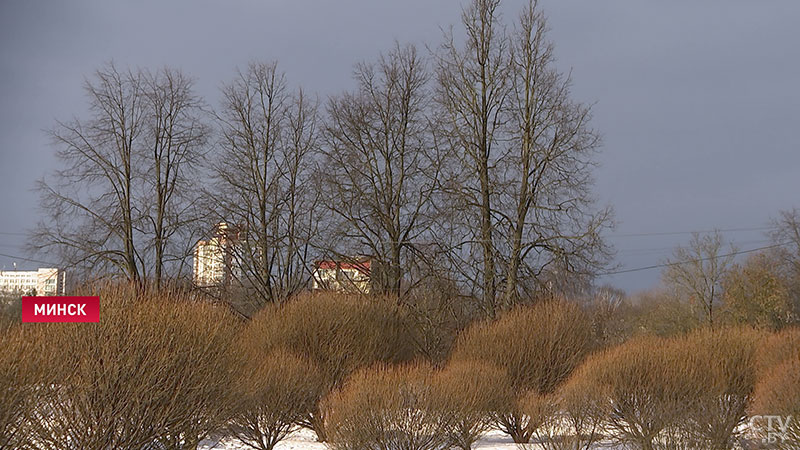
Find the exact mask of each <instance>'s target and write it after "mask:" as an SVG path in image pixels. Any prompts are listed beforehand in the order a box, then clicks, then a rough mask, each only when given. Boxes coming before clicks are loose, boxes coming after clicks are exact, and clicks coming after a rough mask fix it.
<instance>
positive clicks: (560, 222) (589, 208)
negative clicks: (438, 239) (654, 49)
mask: <svg viewBox="0 0 800 450" xmlns="http://www.w3.org/2000/svg"><path fill="white" fill-rule="evenodd" d="M499 3H500V2H499V0H473V1H472V3H471V4H470V5H469V6H468V7H467V8H466V9H465V10H464V12H463V16H462V21H463V24H464V26H465V28H466V32H467V33H466V34H467V40H466V44H465V45H464V47H463V48H459V47H458V46H457V45H456V44H455V43H454V39H453V36H452V33H450V34H448V35H447V36H446V38H445V43H444V45H443V46H442V49H441V51H440V52H439V54H438V56H437V63H438V67H437V75H438V82H439V83H438V85H439V89H438V96H437V98H438V100H439V105H440V109H441V111H442V113H441V115H442V116H443V117H444V118H445V121H446V122H447V126H446V130H447V133H446V136H447V138H448V140H449V142H450V145H452V147H453V148H454V149H455V154H456V157H455V160H456V161H457V164H456V167H455V168H454V169H453V171H452V173H453V174H455V176H453V177H452V178H450V179H449V180H448V181H447V182H446V186H447V188H448V192H449V193H450V194H452V195H451V199H452V203H453V204H455V205H457V208H458V209H459V210H460V214H457V217H458V218H459V219H460V220H459V222H460V223H461V224H462V225H463V226H462V227H461V235H460V236H459V238H460V239H461V241H460V242H455V243H454V244H453V246H452V247H453V248H454V249H456V251H455V252H453V255H454V256H455V257H456V258H458V259H459V262H458V263H457V264H455V266H457V267H466V268H470V267H471V266H470V261H471V260H474V261H478V263H479V264H480V266H479V267H475V266H474V265H473V266H472V269H473V270H474V272H473V273H472V274H470V273H462V274H461V275H462V276H463V277H465V278H467V279H473V280H479V282H480V286H478V289H477V291H479V293H480V296H481V298H482V304H483V305H482V306H483V308H484V310H485V311H486V313H487V314H488V315H490V316H494V315H495V314H496V311H497V310H498V309H499V308H502V307H507V306H508V305H511V304H513V303H515V302H516V301H517V300H518V298H519V297H520V295H521V294H523V293H527V294H528V295H531V294H532V291H535V290H542V289H546V285H547V282H546V280H547V279H553V278H554V277H557V276H562V275H563V274H568V275H569V276H570V277H576V276H580V277H583V278H587V277H588V278H590V277H591V276H592V275H593V274H594V273H595V272H596V270H597V269H598V268H600V267H602V266H603V265H604V264H605V263H606V262H607V260H608V258H607V257H608V256H609V248H608V247H607V245H606V244H605V243H604V241H603V239H602V238H601V232H602V230H603V229H604V228H606V227H608V226H609V225H610V224H611V219H612V215H611V211H610V209H608V208H600V209H597V208H595V199H594V198H593V197H592V195H591V188H592V185H593V179H592V176H591V170H592V168H593V166H594V160H593V157H594V153H595V151H596V150H597V147H598V145H599V137H598V134H597V133H596V132H595V131H594V130H592V129H591V128H590V127H589V119H590V111H589V108H588V107H586V106H584V105H581V104H579V103H576V102H574V101H573V100H571V99H570V85H571V80H570V77H569V76H565V75H563V74H561V73H560V72H559V71H558V70H557V69H556V67H555V58H554V56H553V46H552V44H551V43H550V42H548V41H547V40H546V37H545V36H546V31H547V24H546V20H545V18H544V16H543V14H542V13H541V12H540V11H538V10H537V9H536V7H537V5H536V2H530V3H529V5H528V6H527V8H525V9H524V10H523V12H522V14H521V15H520V19H519V22H518V24H517V26H516V28H515V29H514V30H513V32H511V33H509V32H507V31H506V30H505V28H503V27H502V23H501V21H500V17H499V12H498V8H499ZM448 233H449V234H453V233H452V232H451V231H448Z"/></svg>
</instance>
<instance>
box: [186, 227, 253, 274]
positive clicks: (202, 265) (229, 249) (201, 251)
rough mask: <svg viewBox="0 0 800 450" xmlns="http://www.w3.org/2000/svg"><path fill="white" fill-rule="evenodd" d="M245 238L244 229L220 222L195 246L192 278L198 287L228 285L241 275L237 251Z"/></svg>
mask: <svg viewBox="0 0 800 450" xmlns="http://www.w3.org/2000/svg"><path fill="white" fill-rule="evenodd" d="M243 238H244V233H243V229H242V228H241V227H237V226H231V225H228V224H227V223H225V222H220V223H219V224H217V225H216V226H215V227H214V232H213V235H212V237H211V238H210V239H208V240H201V241H198V242H197V244H196V245H195V248H194V261H193V274H192V279H193V281H194V284H195V285H196V286H198V287H221V286H228V285H230V284H231V282H232V281H233V280H235V279H239V277H240V276H241V273H240V272H241V270H240V267H239V264H238V263H237V258H236V252H237V251H238V250H239V249H240V247H241V240H242V239H243Z"/></svg>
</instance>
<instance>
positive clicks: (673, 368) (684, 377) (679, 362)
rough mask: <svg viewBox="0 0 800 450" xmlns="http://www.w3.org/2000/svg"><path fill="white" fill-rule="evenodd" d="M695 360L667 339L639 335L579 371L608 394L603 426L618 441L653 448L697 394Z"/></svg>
mask: <svg viewBox="0 0 800 450" xmlns="http://www.w3.org/2000/svg"><path fill="white" fill-rule="evenodd" d="M693 358H694V355H692V354H690V353H685V352H683V351H681V350H680V349H679V348H678V347H677V346H675V345H670V342H669V340H668V339H664V338H658V337H642V338H637V339H633V340H631V341H628V342H627V343H625V344H623V345H621V346H619V347H616V348H613V349H610V350H607V351H605V352H603V353H599V354H596V355H594V356H592V357H590V358H589V360H588V361H587V362H586V364H585V365H584V367H582V368H581V370H580V372H579V375H580V376H581V377H585V378H586V379H588V380H589V381H588V383H590V384H591V385H594V386H596V389H598V390H599V391H600V392H603V393H604V394H605V395H607V396H608V400H609V404H610V405H611V410H610V412H609V414H608V415H607V417H606V419H607V420H606V427H605V428H606V430H607V431H608V432H609V433H611V435H612V436H613V437H614V438H616V439H617V440H619V441H621V442H625V443H632V444H635V445H636V446H638V447H640V448H642V449H644V450H652V449H654V448H659V444H660V443H661V442H662V441H663V439H664V433H667V432H668V431H669V428H670V427H671V426H673V425H674V424H675V423H677V422H678V421H679V420H681V419H682V418H684V417H686V415H687V414H688V411H689V409H688V408H689V407H688V402H689V400H691V399H693V398H696V397H697V396H698V395H699V394H700V392H699V391H697V390H696V384H695V383H693V382H691V380H693V379H695V377H696V376H697V373H696V370H697V368H698V367H699V364H696V363H695V362H694V361H692V359H693ZM581 382H587V381H584V380H582V381H581Z"/></svg>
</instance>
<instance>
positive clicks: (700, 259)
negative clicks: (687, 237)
mask: <svg viewBox="0 0 800 450" xmlns="http://www.w3.org/2000/svg"><path fill="white" fill-rule="evenodd" d="M786 244H788V242H782V243H780V244H774V245H767V246H765V247H758V248H753V249H750V250H741V251H737V252H730V253H726V254H724V255H717V256H709V257H707V258H697V259H690V260H687V261H676V262H672V263H663V264H655V265H652V266H645V267H637V268H635V269H624V270H615V271H611V272H604V273H600V274H598V276H601V277H602V276H606V275H618V274H621V273H630V272H640V271H642V270H651V269H658V268H661V267H672V266H680V265H683V264H689V263H693V262H703V261H710V260H712V259H718V258H725V257H728V256H736V255H744V254H746V253H753V252H758V251H761V250H769V249H771V248H777V247H782V246H784V245H786Z"/></svg>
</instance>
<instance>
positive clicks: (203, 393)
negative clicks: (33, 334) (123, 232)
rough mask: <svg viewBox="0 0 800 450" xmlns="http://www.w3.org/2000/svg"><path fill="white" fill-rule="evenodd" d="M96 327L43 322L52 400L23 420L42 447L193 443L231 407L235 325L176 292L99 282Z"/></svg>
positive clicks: (217, 424)
mask: <svg viewBox="0 0 800 450" xmlns="http://www.w3.org/2000/svg"><path fill="white" fill-rule="evenodd" d="M99 295H100V298H101V316H100V323H97V324H47V325H46V326H43V327H40V328H41V332H42V339H44V341H45V342H47V344H48V345H50V346H52V347H53V348H57V349H58V350H59V354H58V355H56V356H55V357H54V358H52V359H51V361H50V362H49V364H48V369H49V370H50V371H51V374H53V375H54V376H53V380H54V381H53V383H52V384H50V385H48V386H49V387H50V388H51V389H52V391H53V392H52V394H53V396H52V397H51V398H47V400H48V401H46V402H43V403H41V404H39V405H37V406H38V407H37V408H36V411H35V412H36V417H34V418H33V419H32V420H31V421H30V423H31V426H32V429H33V432H34V433H35V436H34V439H35V441H36V443H37V447H38V448H40V449H59V450H63V449H69V448H74V449H87V450H94V449H97V450H101V449H108V448H144V447H146V446H151V445H153V444H154V442H158V443H159V444H160V445H161V446H163V447H165V448H169V449H177V448H193V447H194V446H196V445H197V443H198V442H199V441H200V440H201V439H203V438H204V437H205V436H206V435H208V434H209V433H211V432H213V431H215V430H217V429H219V428H220V427H221V426H222V425H223V424H224V422H226V421H227V419H228V416H229V413H230V398H229V389H228V387H229V384H230V382H231V380H232V371H233V370H234V369H235V365H234V363H233V362H234V359H233V358H234V352H233V351H232V350H231V344H232V342H233V338H234V336H235V334H236V328H237V323H236V321H235V319H233V318H232V317H231V316H230V315H229V314H228V313H227V311H225V310H222V309H219V308H217V307H214V306H212V305H209V304H204V303H196V302H192V301H191V300H190V299H188V298H186V297H183V296H181V295H179V294H168V295H167V294H164V295H160V294H155V293H148V294H145V295H141V294H140V293H137V292H136V291H133V290H129V289H126V288H123V287H117V288H106V289H104V290H102V291H100V292H99Z"/></svg>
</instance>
